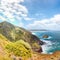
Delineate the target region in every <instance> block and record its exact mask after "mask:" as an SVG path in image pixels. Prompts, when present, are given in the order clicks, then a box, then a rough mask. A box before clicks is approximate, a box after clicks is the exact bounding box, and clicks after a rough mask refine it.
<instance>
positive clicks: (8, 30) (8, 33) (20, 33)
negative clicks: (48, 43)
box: [0, 21, 43, 52]
mask: <svg viewBox="0 0 60 60" xmlns="http://www.w3.org/2000/svg"><path fill="white" fill-rule="evenodd" d="M0 33H1V34H2V35H3V36H5V37H6V38H7V39H8V40H10V41H12V42H13V41H18V40H20V39H23V40H24V41H26V42H28V43H29V44H30V45H31V47H32V49H33V50H34V51H39V52H41V51H42V48H41V47H39V48H38V47H36V45H38V46H40V45H42V44H43V42H42V41H40V39H39V38H38V37H37V36H35V35H33V34H32V33H31V32H29V31H27V30H25V29H24V28H21V27H17V26H14V25H12V24H11V23H8V22H6V21H5V22H2V23H0ZM35 43H36V45H35V46H34V44H35ZM34 48H35V49H34Z"/></svg>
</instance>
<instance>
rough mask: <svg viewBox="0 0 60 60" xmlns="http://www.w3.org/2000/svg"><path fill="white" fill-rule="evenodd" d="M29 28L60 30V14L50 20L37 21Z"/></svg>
mask: <svg viewBox="0 0 60 60" xmlns="http://www.w3.org/2000/svg"><path fill="white" fill-rule="evenodd" d="M27 27H29V28H30V29H48V30H60V29H59V28H60V14H57V15H54V16H53V17H51V18H49V19H42V20H39V21H37V20H35V21H34V22H33V23H31V24H29V25H28V26H27Z"/></svg>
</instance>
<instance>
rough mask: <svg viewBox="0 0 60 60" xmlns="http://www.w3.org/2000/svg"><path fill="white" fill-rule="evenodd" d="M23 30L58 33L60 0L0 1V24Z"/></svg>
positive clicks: (59, 29)
mask: <svg viewBox="0 0 60 60" xmlns="http://www.w3.org/2000/svg"><path fill="white" fill-rule="evenodd" d="M3 21H8V22H10V23H12V24H14V25H17V26H20V27H23V28H25V29H28V30H29V29H46V30H57V31H60V0H0V22H3Z"/></svg>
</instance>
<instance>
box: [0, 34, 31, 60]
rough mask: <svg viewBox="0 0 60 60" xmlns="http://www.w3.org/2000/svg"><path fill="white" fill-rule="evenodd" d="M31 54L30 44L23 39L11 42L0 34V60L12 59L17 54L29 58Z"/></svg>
mask: <svg viewBox="0 0 60 60" xmlns="http://www.w3.org/2000/svg"><path fill="white" fill-rule="evenodd" d="M17 46H18V47H17ZM12 53H13V54H12ZM31 54H32V50H31V46H30V45H29V44H28V43H27V42H24V41H23V40H19V41H16V42H11V41H9V40H8V39H7V38H5V37H4V36H3V35H2V34H0V60H14V58H15V59H16V58H17V56H19V57H22V58H29V57H31ZM14 56H15V57H14Z"/></svg>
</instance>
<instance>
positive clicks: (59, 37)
mask: <svg viewBox="0 0 60 60" xmlns="http://www.w3.org/2000/svg"><path fill="white" fill-rule="evenodd" d="M32 34H34V35H36V36H38V37H39V38H40V40H42V41H44V42H46V44H44V45H42V49H43V52H42V53H44V54H52V53H53V52H55V51H58V50H60V31H33V32H32ZM44 35H48V36H49V37H48V38H43V36H44Z"/></svg>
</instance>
